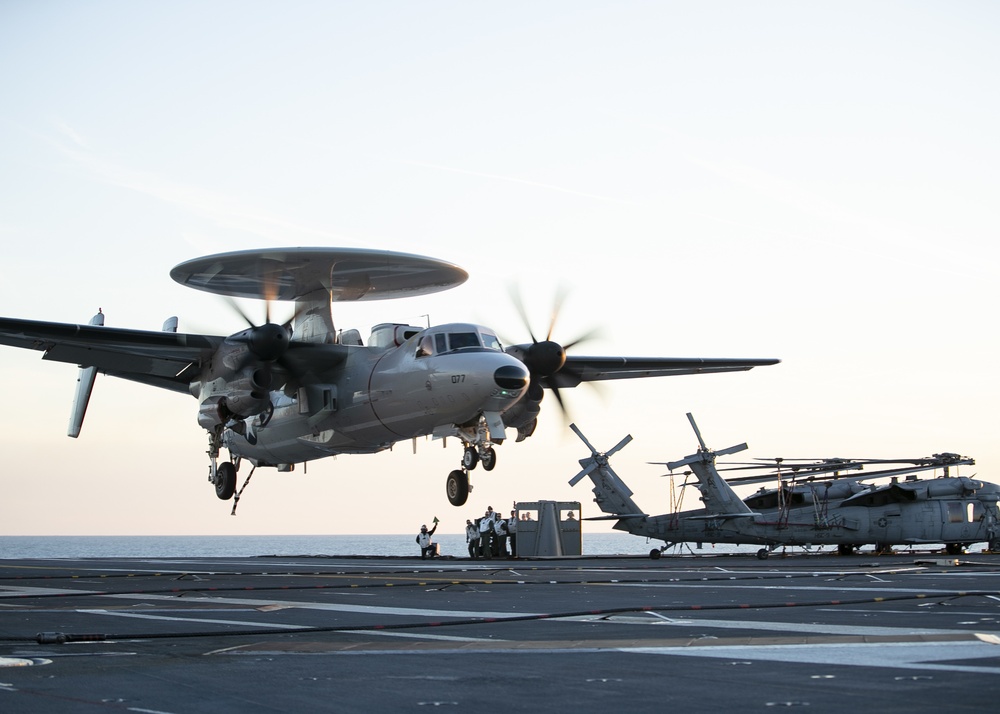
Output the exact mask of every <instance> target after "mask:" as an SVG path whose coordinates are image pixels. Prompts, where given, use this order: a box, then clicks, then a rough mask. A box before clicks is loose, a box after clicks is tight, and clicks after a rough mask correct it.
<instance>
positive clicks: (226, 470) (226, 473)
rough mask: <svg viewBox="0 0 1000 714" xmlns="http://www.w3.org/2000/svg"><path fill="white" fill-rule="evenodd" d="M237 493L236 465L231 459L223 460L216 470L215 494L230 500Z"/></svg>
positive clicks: (224, 499) (221, 498) (222, 498)
mask: <svg viewBox="0 0 1000 714" xmlns="http://www.w3.org/2000/svg"><path fill="white" fill-rule="evenodd" d="M234 493H236V466H235V465H234V464H233V463H232V462H231V461H223V462H222V463H221V464H219V466H218V468H217V469H216V470H215V495H216V496H218V497H219V499H220V500H223V501H228V500H229V499H230V498H232V497H233V494H234Z"/></svg>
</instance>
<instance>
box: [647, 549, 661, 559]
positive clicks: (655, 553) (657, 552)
mask: <svg viewBox="0 0 1000 714" xmlns="http://www.w3.org/2000/svg"><path fill="white" fill-rule="evenodd" d="M660 555H661V553H660V549H659V548H653V549H652V550H651V551H649V557H650V559H652V560H659V559H660Z"/></svg>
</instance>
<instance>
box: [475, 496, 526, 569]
mask: <svg viewBox="0 0 1000 714" xmlns="http://www.w3.org/2000/svg"><path fill="white" fill-rule="evenodd" d="M465 540H466V543H468V546H469V557H470V558H501V557H502V558H508V557H511V556H513V557H515V558H516V557H517V512H516V511H511V512H510V518H503V517H502V516H501V515H500V514H499V513H496V512H495V511H494V510H493V506H490V507H489V508H487V509H486V513H484V514H483V517H482V518H477V519H476V521H475V522H473V521H471V520H466V521H465ZM508 543H509V544H510V546H509V548H508Z"/></svg>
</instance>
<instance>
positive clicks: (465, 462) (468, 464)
mask: <svg viewBox="0 0 1000 714" xmlns="http://www.w3.org/2000/svg"><path fill="white" fill-rule="evenodd" d="M478 463H479V453H478V452H477V451H476V450H475V449H474V448H472V447H471V446H466V447H465V452H464V453H463V454H462V468H464V469H468V470H469V471H471V470H472V469H474V468H476V464H478Z"/></svg>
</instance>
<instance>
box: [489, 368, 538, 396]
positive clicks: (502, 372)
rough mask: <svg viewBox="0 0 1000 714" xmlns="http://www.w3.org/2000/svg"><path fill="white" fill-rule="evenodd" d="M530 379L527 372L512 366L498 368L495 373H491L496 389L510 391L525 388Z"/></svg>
mask: <svg viewBox="0 0 1000 714" xmlns="http://www.w3.org/2000/svg"><path fill="white" fill-rule="evenodd" d="M530 378H531V377H530V375H529V374H528V370H526V369H525V368H524V367H518V366H517V365H513V364H506V365H504V366H503V367H498V368H497V371H496V372H494V373H493V381H494V382H496V383H497V386H498V387H500V388H501V389H510V390H512V391H514V390H520V389H524V388H525V387H527V386H528V380H529V379H530Z"/></svg>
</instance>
